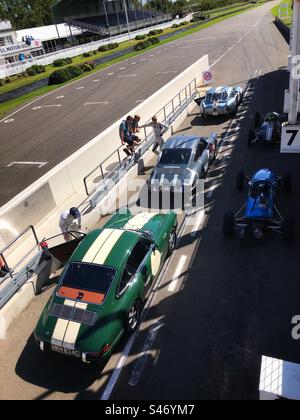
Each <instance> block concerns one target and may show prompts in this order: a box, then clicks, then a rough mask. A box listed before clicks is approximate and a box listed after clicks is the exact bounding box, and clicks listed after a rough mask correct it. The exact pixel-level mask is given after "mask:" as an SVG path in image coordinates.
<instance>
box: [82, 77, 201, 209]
mask: <svg viewBox="0 0 300 420" xmlns="http://www.w3.org/2000/svg"><path fill="white" fill-rule="evenodd" d="M196 94H197V81H196V79H194V80H193V81H192V82H190V83H189V84H188V85H187V86H186V87H185V88H184V89H182V91H180V92H179V93H178V94H177V95H176V96H175V97H174V98H173V99H172V100H171V101H170V102H168V103H167V104H166V105H165V106H164V107H163V108H161V109H160V110H159V111H158V112H157V113H156V115H157V118H158V120H159V121H162V122H164V123H166V124H168V125H171V124H172V123H173V122H174V121H175V120H176V119H177V118H178V117H179V115H180V114H181V113H182V112H183V111H184V110H185V109H186V108H187V107H188V106H189V105H190V104H191V102H192V101H193V100H194V98H195V96H196ZM148 122H150V121H148ZM148 130H149V131H150V132H148ZM148 130H147V128H144V139H143V141H142V143H141V145H140V146H139V147H138V148H137V150H136V152H135V154H134V156H132V157H129V158H125V159H124V160H122V158H121V153H122V149H124V146H120V147H119V148H118V149H117V150H116V151H115V152H113V153H112V154H111V155H110V156H108V157H107V158H106V159H105V160H104V161H103V162H101V163H100V164H99V165H97V166H96V168H94V169H93V170H92V171H91V172H89V173H88V174H87V175H86V176H85V178H84V179H83V183H84V187H85V191H86V194H87V196H88V197H90V205H91V207H92V208H94V207H95V206H96V205H97V203H98V202H99V201H100V200H102V199H103V198H104V197H105V196H106V195H107V194H108V192H109V191H110V190H111V188H112V187H113V186H114V185H116V184H117V183H118V182H119V181H120V179H121V177H123V176H124V173H125V172H128V171H129V170H130V169H131V168H132V167H133V166H134V165H135V164H136V163H137V162H138V161H139V160H140V159H141V157H142V156H143V155H144V154H145V153H146V152H147V151H148V150H149V149H150V147H151V146H152V145H153V143H154V135H153V132H152V129H151V128H149V129H148ZM111 162H113V164H115V166H114V167H113V168H110V170H109V171H106V169H105V168H106V165H108V164H109V163H111ZM95 179H96V180H97V184H96V183H95ZM98 180H100V181H98ZM91 184H92V186H91ZM95 184H96V185H95Z"/></svg>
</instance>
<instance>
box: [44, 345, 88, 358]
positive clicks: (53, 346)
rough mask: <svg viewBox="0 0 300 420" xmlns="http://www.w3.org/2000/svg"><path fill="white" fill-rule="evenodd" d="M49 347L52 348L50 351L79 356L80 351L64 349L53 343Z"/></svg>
mask: <svg viewBox="0 0 300 420" xmlns="http://www.w3.org/2000/svg"><path fill="white" fill-rule="evenodd" d="M51 348H52V351H54V352H55V353H60V354H64V355H66V356H72V357H76V358H77V359H80V358H81V354H80V351H77V350H71V349H66V348H64V347H60V346H55V345H52V346H51Z"/></svg>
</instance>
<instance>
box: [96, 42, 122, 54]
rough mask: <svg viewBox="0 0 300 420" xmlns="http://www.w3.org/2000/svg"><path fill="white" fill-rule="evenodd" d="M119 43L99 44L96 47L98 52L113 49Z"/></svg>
mask: <svg viewBox="0 0 300 420" xmlns="http://www.w3.org/2000/svg"><path fill="white" fill-rule="evenodd" d="M118 46H119V44H117V43H115V44H107V45H101V46H100V47H99V48H98V51H99V52H104V51H110V50H115V49H116V48H118Z"/></svg>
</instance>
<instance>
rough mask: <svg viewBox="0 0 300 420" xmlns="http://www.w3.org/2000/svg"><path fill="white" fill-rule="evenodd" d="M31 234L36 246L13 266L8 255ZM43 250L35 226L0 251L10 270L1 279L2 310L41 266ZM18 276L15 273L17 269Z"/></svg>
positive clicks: (0, 297) (0, 306)
mask: <svg viewBox="0 0 300 420" xmlns="http://www.w3.org/2000/svg"><path fill="white" fill-rule="evenodd" d="M28 234H30V235H31V236H32V239H33V242H34V245H33V246H32V248H30V250H29V251H27V252H26V254H25V255H22V256H21V257H20V259H19V260H18V262H17V263H16V264H15V265H14V266H11V265H10V263H9V261H8V260H7V257H6V253H7V251H9V250H10V249H11V248H15V247H17V245H18V243H19V242H20V241H23V240H24V238H25V237H26V236H28ZM41 254H42V250H40V248H39V240H38V238H37V235H36V232H35V229H34V227H33V226H29V227H27V228H26V229H24V230H23V232H21V233H20V234H19V235H18V236H17V237H16V238H15V239H13V240H12V241H11V242H10V243H9V244H8V245H6V246H5V248H3V249H2V250H1V251H0V256H1V258H2V260H3V261H4V263H5V266H6V268H7V269H8V274H7V275H6V276H5V277H2V278H0V309H1V308H2V307H3V306H4V305H5V304H6V303H7V302H8V300H9V299H11V297H12V296H13V295H14V294H15V293H16V291H17V290H18V289H19V288H20V287H22V286H23V284H24V283H26V281H27V280H28V279H29V278H30V277H31V276H32V275H33V273H34V270H35V269H36V267H37V266H38V265H39V261H40V257H41ZM19 267H21V268H20V270H19V271H17V275H15V274H14V273H15V272H16V270H17V269H19Z"/></svg>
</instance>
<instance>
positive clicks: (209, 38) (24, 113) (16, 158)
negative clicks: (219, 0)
mask: <svg viewBox="0 0 300 420" xmlns="http://www.w3.org/2000/svg"><path fill="white" fill-rule="evenodd" d="M274 4H275V2H273V3H269V4H266V5H263V6H261V7H259V8H258V9H255V10H252V11H249V12H246V13H244V14H242V15H240V16H237V17H234V18H231V19H229V20H226V21H224V22H221V23H218V24H216V25H214V26H212V27H210V28H206V29H204V30H202V31H201V32H198V33H195V34H193V35H191V36H189V37H186V38H183V39H180V40H176V41H174V42H172V43H169V44H167V45H164V46H161V47H158V48H157V49H155V50H154V51H149V52H147V53H145V54H143V55H141V56H138V57H135V58H133V59H130V60H127V61H124V62H122V63H119V64H116V65H114V66H112V67H110V68H107V69H105V70H103V71H100V72H99V73H96V74H93V75H90V76H88V77H87V78H85V79H82V80H79V81H77V82H75V83H73V84H71V85H70V86H66V87H64V88H62V89H61V90H60V91H58V92H52V93H51V94H49V95H47V96H46V97H44V98H41V99H39V100H37V101H35V102H34V104H32V105H28V106H27V107H25V108H23V109H21V110H20V111H19V112H17V113H16V114H14V115H13V116H12V119H13V121H11V122H5V121H7V120H9V119H10V118H6V119H4V120H2V122H0V137H1V153H0V185H1V188H0V206H1V205H3V204H5V203H6V202H8V201H9V200H10V199H12V198H13V197H14V196H15V195H16V194H18V193H19V192H21V191H22V190H23V189H25V188H26V187H28V186H29V185H31V184H32V182H34V181H35V180H37V179H38V178H40V177H41V176H42V175H44V174H45V173H46V172H48V171H49V170H50V169H52V168H53V167H54V166H55V165H57V164H58V163H60V162H61V161H63V160H64V159H65V158H67V157H68V156H70V155H71V154H72V153H74V152H75V151H76V150H78V149H79V148H80V147H81V146H83V145H85V144H86V143H88V142H89V141H90V140H91V139H93V138H94V137H95V136H96V135H98V134H99V133H100V132H102V131H103V130H105V129H106V128H107V127H109V126H110V125H111V124H112V123H114V122H115V121H118V120H119V119H120V118H121V117H122V116H123V115H124V114H126V113H127V112H129V110H131V109H133V108H135V107H136V106H137V102H136V101H141V100H144V99H146V98H148V97H149V96H150V95H151V94H153V93H154V92H156V91H157V90H158V89H160V88H161V87H162V86H164V85H165V84H166V83H168V82H169V81H170V80H171V79H172V78H173V77H174V75H177V74H179V73H181V72H182V71H183V70H184V69H186V68H187V67H189V66H190V65H191V64H193V63H194V62H195V61H196V60H198V59H199V58H201V57H202V56H203V55H205V54H209V56H210V61H211V63H213V62H214V61H215V60H217V59H218V58H219V57H220V56H222V54H223V53H224V52H225V51H227V50H228V49H229V48H230V47H232V46H233V45H234V44H235V43H236V42H237V41H239V40H240V39H241V37H243V36H244V35H245V34H246V33H247V32H248V31H249V29H251V28H252V27H253V26H254V25H255V24H256V23H257V22H258V21H259V19H260V18H261V17H262V16H263V15H264V14H265V13H266V12H267V11H268V10H269V9H270V7H271V6H272V5H274ZM133 63H135V64H133ZM124 67H126V69H124V70H121V69H122V68H124ZM168 72H174V73H168ZM110 73H114V74H113V75H109V74H110ZM133 74H136V75H137V76H136V77H130V78H129V77H125V78H119V76H124V75H133ZM98 79H99V81H97V82H94V80H98ZM78 88H83V89H78ZM62 96H63V98H61V97H62ZM58 97H60V98H59V99H57V98H58ZM93 102H108V104H101V105H100V104H97V105H89V106H85V104H87V103H93ZM49 105H50V106H52V105H60V107H55V106H54V107H48V106H49ZM36 107H42V108H38V109H33V108H36ZM43 107H44V108H43ZM112 141H115V142H116V146H117V145H118V142H119V140H118V139H112ZM100 161H101V156H99V162H100ZM12 162H47V164H46V165H45V166H43V167H42V168H39V167H38V166H34V165H33V166H31V165H17V166H16V165H12V166H10V167H8V165H10V164H11V163H12Z"/></svg>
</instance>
